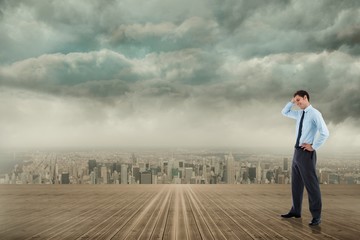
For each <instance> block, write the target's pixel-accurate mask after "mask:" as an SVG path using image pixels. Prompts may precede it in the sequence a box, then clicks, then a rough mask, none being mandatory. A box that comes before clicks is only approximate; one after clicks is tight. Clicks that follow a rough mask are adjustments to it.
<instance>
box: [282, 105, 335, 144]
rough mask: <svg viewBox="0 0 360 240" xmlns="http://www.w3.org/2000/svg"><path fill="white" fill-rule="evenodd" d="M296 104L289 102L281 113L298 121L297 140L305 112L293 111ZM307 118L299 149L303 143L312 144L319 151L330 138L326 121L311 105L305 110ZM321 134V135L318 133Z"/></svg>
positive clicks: (304, 122) (304, 121)
mask: <svg viewBox="0 0 360 240" xmlns="http://www.w3.org/2000/svg"><path fill="white" fill-rule="evenodd" d="M294 105H295V104H294V103H292V102H289V103H288V104H286V106H285V107H284V109H283V110H282V111H281V113H282V114H283V115H284V116H286V117H289V118H293V119H295V120H296V138H295V139H297V134H298V131H299V124H300V119H301V115H302V112H303V110H291V108H292V107H293V106H294ZM304 111H305V116H304V120H303V127H302V134H301V137H300V141H299V147H300V146H301V144H303V143H307V144H312V148H313V149H315V150H317V149H318V148H319V147H320V146H321V145H323V144H324V142H325V141H326V139H327V138H328V137H329V130H328V128H327V126H326V124H325V121H324V119H323V117H322V115H321V113H320V112H319V111H318V110H316V109H315V108H313V107H312V106H311V105H309V106H308V107H307V108H305V109H304ZM318 132H319V135H317V133H318Z"/></svg>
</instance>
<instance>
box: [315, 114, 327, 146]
mask: <svg viewBox="0 0 360 240" xmlns="http://www.w3.org/2000/svg"><path fill="white" fill-rule="evenodd" d="M314 121H315V125H316V128H317V130H318V131H319V133H320V135H319V136H318V137H317V138H316V139H315V141H314V143H313V145H312V148H313V149H315V150H317V149H319V147H321V145H323V144H324V142H325V141H326V139H327V138H328V137H329V135H330V134H329V130H328V128H327V126H326V124H325V121H324V119H323V117H322V115H321V113H318V114H316V115H315V118H314Z"/></svg>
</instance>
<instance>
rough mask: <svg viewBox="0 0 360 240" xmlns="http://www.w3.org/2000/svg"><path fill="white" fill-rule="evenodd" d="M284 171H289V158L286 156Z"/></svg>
mask: <svg viewBox="0 0 360 240" xmlns="http://www.w3.org/2000/svg"><path fill="white" fill-rule="evenodd" d="M283 170H284V171H289V159H288V158H284V167H283Z"/></svg>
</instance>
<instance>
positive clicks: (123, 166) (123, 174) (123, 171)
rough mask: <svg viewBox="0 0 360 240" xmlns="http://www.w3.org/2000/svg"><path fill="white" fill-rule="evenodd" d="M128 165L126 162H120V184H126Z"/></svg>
mask: <svg viewBox="0 0 360 240" xmlns="http://www.w3.org/2000/svg"><path fill="white" fill-rule="evenodd" d="M127 168H128V166H127V164H121V184H128V170H127Z"/></svg>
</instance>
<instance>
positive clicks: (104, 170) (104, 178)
mask: <svg viewBox="0 0 360 240" xmlns="http://www.w3.org/2000/svg"><path fill="white" fill-rule="evenodd" d="M101 178H102V182H103V183H104V184H108V183H109V182H108V169H107V167H106V166H101Z"/></svg>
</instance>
